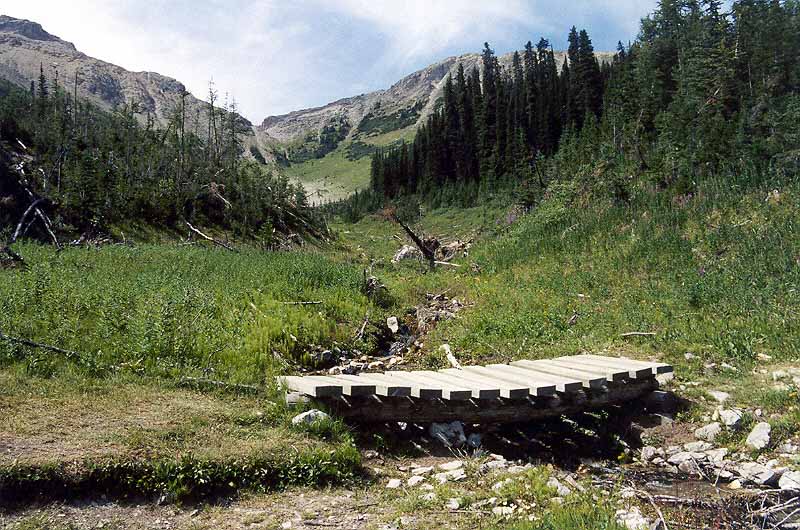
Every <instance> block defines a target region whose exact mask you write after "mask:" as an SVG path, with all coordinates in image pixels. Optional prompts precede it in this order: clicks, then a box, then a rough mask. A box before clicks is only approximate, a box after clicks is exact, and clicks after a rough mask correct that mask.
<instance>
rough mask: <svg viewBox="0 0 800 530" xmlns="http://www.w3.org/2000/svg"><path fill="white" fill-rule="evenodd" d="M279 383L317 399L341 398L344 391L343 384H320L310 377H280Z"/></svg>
mask: <svg viewBox="0 0 800 530" xmlns="http://www.w3.org/2000/svg"><path fill="white" fill-rule="evenodd" d="M278 383H279V384H282V385H284V386H286V388H288V389H289V390H296V391H297V392H302V393H303V394H306V395H307V396H311V397H315V398H322V397H332V396H341V395H342V390H343V388H342V385H341V384H336V383H333V384H331V383H318V382H316V381H314V380H313V379H311V378H310V377H295V376H285V377H279V378H278Z"/></svg>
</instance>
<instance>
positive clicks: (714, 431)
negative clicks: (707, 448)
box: [694, 422, 722, 442]
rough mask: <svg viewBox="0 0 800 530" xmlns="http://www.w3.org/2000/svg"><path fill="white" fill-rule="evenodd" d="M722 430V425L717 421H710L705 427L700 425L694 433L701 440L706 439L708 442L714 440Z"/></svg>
mask: <svg viewBox="0 0 800 530" xmlns="http://www.w3.org/2000/svg"><path fill="white" fill-rule="evenodd" d="M721 432H722V426H721V425H720V424H719V423H717V422H714V423H710V424H708V425H706V426H705V427H700V428H699V429H697V430H696V431H694V435H695V437H696V438H698V439H699V440H706V441H708V442H713V441H714V439H715V438H716V437H717V435H718V434H719V433H721Z"/></svg>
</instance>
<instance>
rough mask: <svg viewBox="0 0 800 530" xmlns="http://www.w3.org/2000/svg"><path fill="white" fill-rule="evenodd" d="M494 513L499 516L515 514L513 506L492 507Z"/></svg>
mask: <svg viewBox="0 0 800 530" xmlns="http://www.w3.org/2000/svg"><path fill="white" fill-rule="evenodd" d="M492 513H493V514H494V515H498V516H509V515H513V514H514V508H513V507H512V506H495V507H494V508H492Z"/></svg>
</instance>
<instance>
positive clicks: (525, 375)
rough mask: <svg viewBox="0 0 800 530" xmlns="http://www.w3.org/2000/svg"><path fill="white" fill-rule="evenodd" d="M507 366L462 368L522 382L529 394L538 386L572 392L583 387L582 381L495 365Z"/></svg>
mask: <svg viewBox="0 0 800 530" xmlns="http://www.w3.org/2000/svg"><path fill="white" fill-rule="evenodd" d="M495 366H503V367H504V368H509V369H510V372H509V370H504V369H498V368H495V367H485V366H465V367H464V370H465V371H467V372H471V373H474V374H478V375H481V376H484V377H490V378H492V379H499V380H501V381H506V382H509V383H522V384H525V385H528V388H529V389H530V392H531V394H534V393H535V392H538V389H539V388H540V387H543V388H551V387H553V386H555V388H556V391H557V392H574V391H575V390H580V389H581V388H583V383H581V382H580V381H577V380H571V379H564V378H562V377H553V376H551V375H547V374H536V373H532V372H530V371H527V370H518V369H514V368H511V367H510V366H506V365H495Z"/></svg>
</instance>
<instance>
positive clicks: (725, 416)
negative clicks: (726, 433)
mask: <svg viewBox="0 0 800 530" xmlns="http://www.w3.org/2000/svg"><path fill="white" fill-rule="evenodd" d="M743 416H744V414H743V413H742V411H741V410H739V409H729V410H720V411H719V419H720V420H722V423H723V425H725V426H726V427H728V428H729V429H735V428H737V427H739V426H740V425H741V423H742V418H743Z"/></svg>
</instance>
